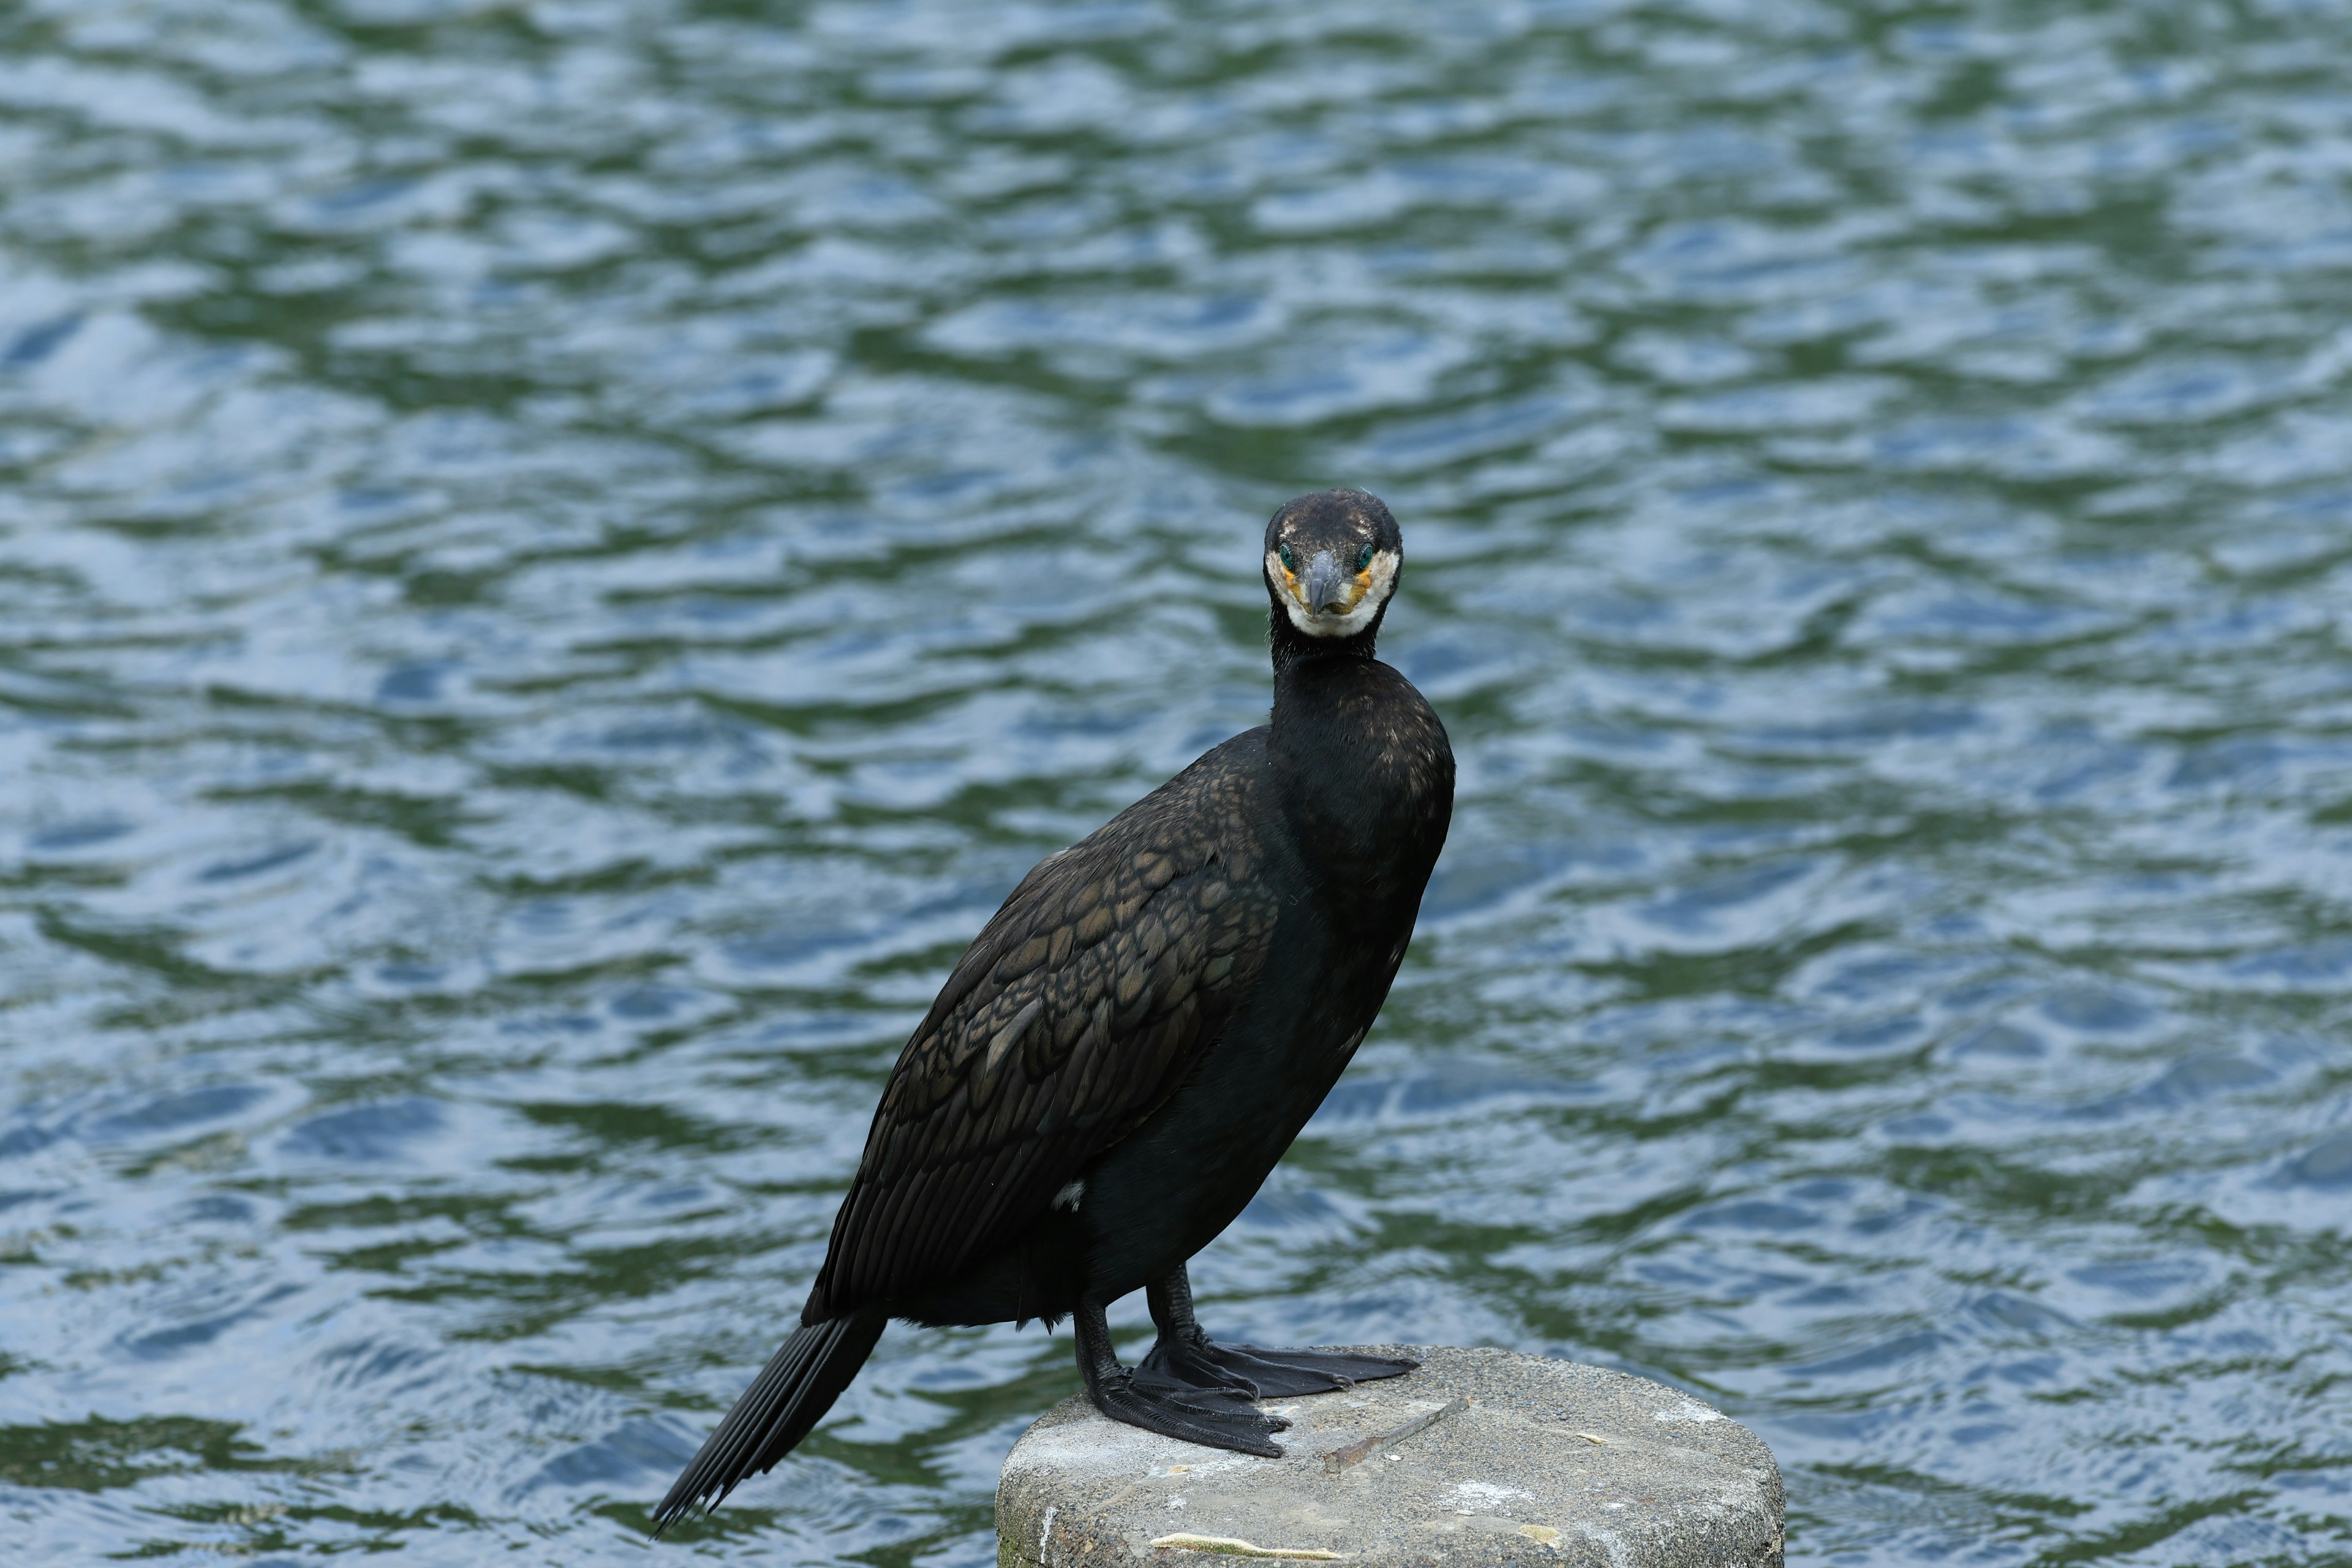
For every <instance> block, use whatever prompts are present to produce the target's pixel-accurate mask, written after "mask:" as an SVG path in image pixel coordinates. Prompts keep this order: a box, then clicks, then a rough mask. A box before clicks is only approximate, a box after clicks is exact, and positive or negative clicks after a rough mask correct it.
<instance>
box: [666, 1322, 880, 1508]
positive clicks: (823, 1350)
mask: <svg viewBox="0 0 2352 1568" xmlns="http://www.w3.org/2000/svg"><path fill="white" fill-rule="evenodd" d="M887 1321H889V1320H888V1318H887V1316H885V1315H884V1314H883V1313H881V1312H878V1311H875V1310H871V1309H869V1310H866V1311H862V1312H853V1313H851V1314H850V1315H849V1316H848V1317H845V1318H835V1319H834V1320H833V1321H831V1322H829V1323H811V1324H809V1325H808V1326H807V1327H806V1328H803V1329H799V1330H796V1331H794V1332H793V1337H792V1338H790V1339H788V1340H786V1341H785V1342H783V1345H782V1348H781V1349H779V1350H778V1351H777V1352H776V1353H775V1354H774V1355H772V1356H771V1357H769V1358H768V1364H767V1367H766V1368H765V1369H764V1370H763V1371H762V1372H761V1373H760V1375H759V1376H758V1377H755V1378H753V1379H752V1380H751V1387H749V1388H747V1389H745V1390H744V1391H743V1396H742V1397H741V1398H740V1399H738V1400H737V1401H736V1402H735V1408H734V1409H732V1410H730V1411H729V1412H728V1413H727V1418H726V1419H725V1420H724V1421H721V1422H720V1423H719V1430H717V1431H716V1432H713V1433H712V1434H711V1435H710V1440H709V1442H707V1443H705V1444H703V1445H702V1451H701V1452H700V1453H698V1454H697V1455H695V1456H694V1460H693V1462H692V1463H691V1464H689V1465H688V1466H687V1467H686V1471H685V1473H684V1474H682V1475H680V1476H679V1477H678V1478H677V1485H675V1486H673V1487H671V1488H670V1489H669V1496H667V1497H666V1498H664V1499H662V1500H661V1506H660V1507H659V1508H657V1509H656V1510H654V1533H655V1534H656V1535H659V1534H660V1533H661V1532H662V1531H665V1530H667V1529H668V1528H669V1527H670V1526H671V1525H673V1524H676V1523H677V1521H679V1520H680V1519H682V1518H683V1517H685V1514H686V1510H688V1509H689V1508H692V1507H693V1506H694V1505H695V1504H696V1503H698V1502H705V1501H707V1502H708V1503H709V1506H710V1507H712V1508H716V1507H718V1506H719V1503H721V1502H722V1501H724V1500H726V1497H727V1494H728V1493H729V1492H731V1491H733V1490H734V1489H735V1485H736V1483H737V1482H738V1481H740V1480H741V1479H743V1478H744V1477H746V1476H756V1475H759V1474H761V1473H762V1472H764V1471H767V1470H770V1469H772V1468H775V1463H776V1461H777V1460H778V1459H781V1458H783V1457H784V1456H785V1455H786V1454H789V1453H791V1452H792V1450H793V1444H795V1443H797V1442H799V1441H800V1440H801V1439H802V1438H803V1437H805V1436H808V1435H809V1428H811V1427H813V1426H815V1425H816V1424H817V1422H818V1421H819V1420H820V1419H821V1418H822V1417H823V1416H824V1413H825V1412H826V1411H828V1410H830V1409H832V1408H833V1402H834V1401H835V1400H836V1399H838V1398H840V1397H841V1391H842V1390H843V1389H845V1388H847V1387H848V1386H849V1380H850V1379H851V1378H853V1377H856V1375H857V1369H858V1368H859V1367H861V1366H864V1365H865V1364H866V1357H867V1356H868V1355H871V1354H872V1353H873V1352H874V1344H875V1342H876V1341H877V1340H879V1339H880V1338H881V1337H882V1327H883V1325H884V1324H885V1323H887Z"/></svg>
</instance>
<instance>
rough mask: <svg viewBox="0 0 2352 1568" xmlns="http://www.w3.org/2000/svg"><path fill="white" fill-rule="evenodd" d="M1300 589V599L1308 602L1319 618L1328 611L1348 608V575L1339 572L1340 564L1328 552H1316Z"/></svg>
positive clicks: (1309, 608) (1310, 610) (1308, 608)
mask: <svg viewBox="0 0 2352 1568" xmlns="http://www.w3.org/2000/svg"><path fill="white" fill-rule="evenodd" d="M1299 587H1300V590H1301V592H1300V594H1299V597H1300V598H1302V599H1304V600H1305V601H1306V603H1307V610H1308V611H1309V613H1311V614H1314V615H1318V616H1319V615H1321V614H1322V613H1323V612H1324V611H1326V610H1328V609H1332V608H1335V607H1337V608H1340V609H1345V608H1346V607H1347V604H1348V574H1346V573H1345V572H1342V571H1340V570H1339V562H1338V560H1336V559H1335V558H1334V557H1333V556H1332V554H1331V552H1329V551H1328V550H1318V551H1317V552H1315V559H1314V560H1312V561H1309V562H1308V563H1307V577H1306V580H1305V581H1304V582H1302V583H1301V584H1299Z"/></svg>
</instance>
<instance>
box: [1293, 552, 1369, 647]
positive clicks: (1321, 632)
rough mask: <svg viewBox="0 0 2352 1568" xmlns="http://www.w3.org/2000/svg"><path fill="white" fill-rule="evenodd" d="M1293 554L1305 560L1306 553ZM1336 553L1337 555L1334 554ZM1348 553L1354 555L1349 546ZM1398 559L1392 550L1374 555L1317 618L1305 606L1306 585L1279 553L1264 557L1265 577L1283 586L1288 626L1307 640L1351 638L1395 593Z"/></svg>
mask: <svg viewBox="0 0 2352 1568" xmlns="http://www.w3.org/2000/svg"><path fill="white" fill-rule="evenodd" d="M1293 553H1295V554H1297V555H1299V556H1300V557H1301V558H1302V559H1303V558H1304V557H1305V553H1306V552H1304V551H1301V550H1294V552H1293ZM1335 553H1336V552H1335ZM1349 553H1350V554H1353V553H1354V547H1350V548H1349ZM1398 565H1399V560H1398V557H1397V555H1396V552H1393V551H1389V550H1383V551H1381V552H1379V553H1377V554H1375V555H1374V556H1373V557H1372V559H1371V563H1370V565H1368V566H1366V567H1365V568H1364V570H1362V571H1361V572H1359V573H1356V574H1354V575H1353V576H1351V577H1350V578H1349V580H1348V585H1347V594H1346V597H1345V598H1344V600H1343V601H1342V602H1341V603H1339V604H1337V605H1330V606H1328V608H1326V609H1325V610H1324V612H1323V613H1322V614H1321V615H1319V616H1318V615H1317V614H1316V613H1315V612H1314V611H1313V610H1312V609H1310V608H1308V607H1307V583H1306V580H1305V578H1303V577H1302V576H1301V575H1300V574H1298V573H1297V572H1294V571H1292V570H1291V569H1290V568H1289V567H1287V566H1285V565H1284V564H1283V563H1282V555H1281V553H1280V552H1278V551H1273V550H1269V551H1267V552H1266V554H1265V574H1266V575H1267V576H1268V577H1269V578H1271V579H1272V580H1274V581H1275V582H1277V583H1279V584H1282V590H1283V606H1282V607H1283V608H1284V609H1285V610H1286V611H1288V612H1289V615H1290V622H1291V625H1293V626H1297V628H1298V629H1299V630H1300V631H1302V632H1305V633H1306V634H1307V636H1309V637H1353V636H1354V635H1355V634H1356V633H1358V632H1360V631H1361V630H1363V629H1364V627H1365V626H1368V625H1370V622H1371V618H1372V616H1374V615H1375V614H1377V613H1378V612H1379V610H1380V607H1381V605H1382V604H1383V603H1384V602H1386V600H1387V598H1388V596H1389V595H1390V594H1391V592H1393V591H1394V590H1395V587H1396V574H1397V566H1398Z"/></svg>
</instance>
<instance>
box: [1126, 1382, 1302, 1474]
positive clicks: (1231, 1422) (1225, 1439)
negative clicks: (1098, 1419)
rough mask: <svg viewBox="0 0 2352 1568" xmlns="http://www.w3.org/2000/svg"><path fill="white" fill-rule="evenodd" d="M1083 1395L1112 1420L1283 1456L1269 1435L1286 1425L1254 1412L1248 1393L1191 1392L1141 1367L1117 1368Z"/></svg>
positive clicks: (1243, 1451) (1211, 1443) (1219, 1445)
mask: <svg viewBox="0 0 2352 1568" xmlns="http://www.w3.org/2000/svg"><path fill="white" fill-rule="evenodd" d="M1088 1392H1090V1393H1091V1394H1093V1395H1094V1402H1095V1408H1096V1409H1097V1410H1099V1411H1101V1412H1102V1413H1103V1414H1104V1415H1108V1416H1109V1417H1110V1418H1111V1419H1112V1420H1114V1421H1124V1422H1126V1423H1127V1424H1128V1425H1129V1426H1140V1427H1142V1428H1143V1429H1144V1430H1145V1431H1147V1432H1157V1433H1160V1435H1161V1436H1167V1437H1181V1438H1182V1439H1183V1440H1184V1441H1185V1442H1187V1443H1198V1444H1200V1445H1201V1446H1202V1447H1207V1448H1229V1449H1231V1450H1232V1451H1234V1453H1236V1454H1256V1455H1259V1456H1261V1457H1262V1458H1268V1459H1278V1458H1282V1448H1281V1447H1280V1446H1279V1445H1278V1444H1276V1442H1275V1441H1274V1435H1275V1434H1276V1432H1282V1431H1286V1430H1288V1429H1289V1426H1290V1423H1289V1422H1287V1421H1285V1420H1284V1419H1283V1418H1282V1417H1281V1416H1279V1415H1267V1414H1265V1412H1264V1411H1262V1410H1260V1409H1258V1408H1257V1406H1256V1405H1254V1404H1252V1403H1251V1402H1250V1398H1249V1396H1248V1395H1247V1394H1238V1393H1235V1392H1233V1391H1231V1390H1228V1389H1222V1388H1216V1389H1204V1388H1194V1387H1191V1386H1189V1385H1187V1384H1181V1383H1178V1382H1176V1381H1175V1380H1174V1379H1173V1378H1169V1377H1164V1376H1162V1375H1160V1373H1154V1372H1150V1371H1145V1370H1141V1369H1139V1370H1137V1371H1134V1372H1129V1371H1127V1370H1126V1369H1124V1368H1122V1369H1120V1371H1118V1373H1115V1374H1113V1375H1111V1376H1108V1377H1105V1378H1103V1379H1102V1380H1101V1381H1100V1382H1098V1383H1096V1384H1093V1385H1092V1386H1091V1388H1090V1389H1089V1391H1088Z"/></svg>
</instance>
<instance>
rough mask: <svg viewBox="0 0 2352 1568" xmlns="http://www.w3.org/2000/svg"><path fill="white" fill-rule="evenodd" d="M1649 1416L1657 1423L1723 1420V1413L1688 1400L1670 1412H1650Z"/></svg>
mask: <svg viewBox="0 0 2352 1568" xmlns="http://www.w3.org/2000/svg"><path fill="white" fill-rule="evenodd" d="M1651 1415H1652V1416H1653V1418H1654V1419H1656V1420H1659V1421H1720V1420H1722V1419H1723V1412H1721V1411H1720V1410H1709V1409H1708V1408H1707V1407H1706V1405H1701V1404H1698V1403H1697V1402H1696V1401H1694V1400H1689V1399H1685V1400H1684V1401H1683V1402H1682V1403H1681V1404H1680V1405H1676V1406H1675V1408H1674V1409H1672V1410H1655V1411H1652V1412H1651Z"/></svg>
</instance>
